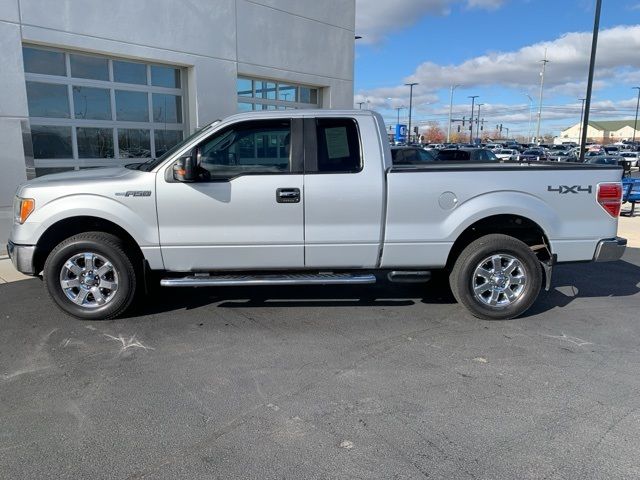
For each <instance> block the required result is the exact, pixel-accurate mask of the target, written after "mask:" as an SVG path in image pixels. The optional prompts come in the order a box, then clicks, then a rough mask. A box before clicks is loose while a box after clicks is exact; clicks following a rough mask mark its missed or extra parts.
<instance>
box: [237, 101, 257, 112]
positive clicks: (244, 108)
mask: <svg viewBox="0 0 640 480" xmlns="http://www.w3.org/2000/svg"><path fill="white" fill-rule="evenodd" d="M251 110H253V104H251V103H243V102H239V103H238V111H239V112H250V111H251Z"/></svg>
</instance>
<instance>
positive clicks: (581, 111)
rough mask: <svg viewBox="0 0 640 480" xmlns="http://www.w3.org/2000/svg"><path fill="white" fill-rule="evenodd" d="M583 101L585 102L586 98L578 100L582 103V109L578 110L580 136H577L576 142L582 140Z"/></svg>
mask: <svg viewBox="0 0 640 480" xmlns="http://www.w3.org/2000/svg"><path fill="white" fill-rule="evenodd" d="M585 100H586V98H581V99H580V101H581V102H582V108H581V109H580V134H579V135H578V142H579V141H580V139H581V138H582V117H583V116H584V101H585Z"/></svg>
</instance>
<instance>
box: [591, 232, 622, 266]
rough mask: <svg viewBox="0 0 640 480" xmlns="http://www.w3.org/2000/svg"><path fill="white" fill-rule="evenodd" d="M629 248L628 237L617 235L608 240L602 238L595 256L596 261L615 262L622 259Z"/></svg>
mask: <svg viewBox="0 0 640 480" xmlns="http://www.w3.org/2000/svg"><path fill="white" fill-rule="evenodd" d="M626 248H627V239H626V238H621V237H616V238H610V239H608V240H600V242H598V246H597V247H596V253H595V255H594V256H593V260H594V261H595V262H615V261H616V260H620V259H621V258H622V255H624V251H625V249H626Z"/></svg>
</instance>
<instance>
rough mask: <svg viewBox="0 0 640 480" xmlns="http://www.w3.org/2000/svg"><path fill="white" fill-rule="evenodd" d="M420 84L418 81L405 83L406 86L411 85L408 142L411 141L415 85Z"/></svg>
mask: <svg viewBox="0 0 640 480" xmlns="http://www.w3.org/2000/svg"><path fill="white" fill-rule="evenodd" d="M416 85H418V82H411V83H405V86H407V87H409V131H408V132H407V139H408V140H409V141H408V142H407V143H411V109H412V107H413V87H414V86H416Z"/></svg>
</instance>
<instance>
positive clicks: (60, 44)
mask: <svg viewBox="0 0 640 480" xmlns="http://www.w3.org/2000/svg"><path fill="white" fill-rule="evenodd" d="M354 24H355V0H324V1H322V2H307V1H304V2H300V1H298V0H215V1H212V0H190V1H189V2H186V1H180V0H177V1H176V0H137V1H135V2H131V1H128V0H111V1H109V2H103V1H99V0H57V1H55V2H52V1H51V0H0V45H1V46H2V49H1V50H0V59H1V64H2V68H1V69H0V80H1V81H0V85H1V86H2V88H0V165H1V166H2V175H1V176H0V235H1V236H2V238H0V243H4V241H5V240H6V235H7V234H8V232H7V226H8V225H9V223H10V221H11V220H10V219H11V217H12V213H11V203H12V198H13V195H14V192H15V188H16V186H17V185H18V184H19V183H20V182H22V181H24V180H25V179H27V178H30V177H32V176H39V175H44V174H47V173H54V172H62V171H67V170H78V169H84V168H94V167H100V166H113V165H124V164H128V163H132V162H136V161H143V160H144V159H146V158H150V157H156V156H159V155H161V154H162V153H163V152H164V151H166V150H167V149H168V148H170V147H171V146H172V145H174V144H175V143H176V142H178V141H180V140H181V139H182V138H184V137H185V136H186V135H188V134H189V132H192V131H193V130H195V129H196V128H198V127H200V126H202V125H205V124H207V123H208V122H211V121H213V120H215V119H218V118H222V117H224V116H227V115H230V114H233V113H236V112H241V111H251V110H286V109H300V108H352V107H353V62H354Z"/></svg>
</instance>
